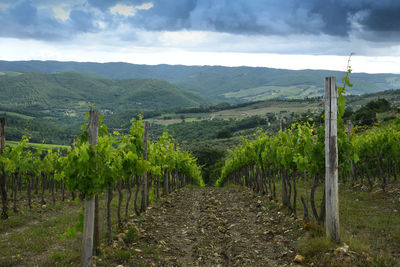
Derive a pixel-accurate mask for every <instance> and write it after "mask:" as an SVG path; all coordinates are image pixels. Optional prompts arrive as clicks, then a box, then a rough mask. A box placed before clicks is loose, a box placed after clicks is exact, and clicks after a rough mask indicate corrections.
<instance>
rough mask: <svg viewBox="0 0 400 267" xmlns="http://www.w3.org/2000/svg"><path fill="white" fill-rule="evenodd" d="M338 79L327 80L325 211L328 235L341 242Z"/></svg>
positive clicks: (329, 78) (327, 78)
mask: <svg viewBox="0 0 400 267" xmlns="http://www.w3.org/2000/svg"><path fill="white" fill-rule="evenodd" d="M338 195H339V188H338V147H337V92H336V77H326V78H325V210H326V235H327V236H328V238H330V239H331V240H332V241H333V242H337V243H339V242H340V233H339V230H340V229H339V197H338Z"/></svg>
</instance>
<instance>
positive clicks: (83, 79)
mask: <svg viewBox="0 0 400 267" xmlns="http://www.w3.org/2000/svg"><path fill="white" fill-rule="evenodd" d="M0 93H1V95H2V98H1V99H0V106H1V107H3V108H6V109H8V110H10V109H29V110H33V111H42V112H47V113H49V115H51V114H54V113H60V112H61V113H67V114H70V115H71V116H73V114H75V113H77V112H82V113H83V111H85V110H87V108H88V103H96V107H97V108H99V109H102V110H107V111H108V112H119V111H125V110H134V109H140V110H149V109H151V110H157V109H165V108H172V107H195V106H199V105H201V104H207V102H206V101H205V100H204V99H202V98H201V97H200V96H199V95H196V94H194V93H191V92H189V91H186V90H184V89H182V88H179V87H178V86H176V85H172V84H170V83H168V82H165V81H161V80H157V79H126V80H117V79H114V80H113V79H109V78H103V77H99V76H95V75H93V74H85V73H78V72H60V73H52V74H43V73H37V72H27V73H20V74H19V75H17V74H15V73H13V74H12V75H8V74H7V73H4V74H3V75H1V76H0ZM0 110H1V109H0Z"/></svg>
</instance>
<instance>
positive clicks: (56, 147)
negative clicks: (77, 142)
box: [6, 141, 70, 150]
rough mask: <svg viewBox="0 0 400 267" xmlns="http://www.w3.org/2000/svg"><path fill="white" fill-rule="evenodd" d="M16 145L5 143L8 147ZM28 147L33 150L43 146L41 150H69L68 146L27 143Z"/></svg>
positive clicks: (15, 143) (10, 142) (14, 142)
mask: <svg viewBox="0 0 400 267" xmlns="http://www.w3.org/2000/svg"><path fill="white" fill-rule="evenodd" d="M17 144H18V142H17V141H6V145H8V146H10V147H15V146H16V145H17ZM28 145H29V146H30V147H33V148H39V147H41V146H43V149H46V150H48V149H59V148H60V149H68V150H69V149H70V147H69V146H64V145H52V144H39V143H28Z"/></svg>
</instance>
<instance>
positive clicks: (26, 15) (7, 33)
mask: <svg viewBox="0 0 400 267" xmlns="http://www.w3.org/2000/svg"><path fill="white" fill-rule="evenodd" d="M47 2H48V1H47ZM6 3H7V2H6ZM39 3H40V4H45V3H46V1H29V0H24V1H17V2H16V3H15V4H9V6H8V7H7V8H0V25H1V27H0V37H14V38H21V39H26V38H31V39H40V40H59V39H66V38H70V37H71V36H73V35H75V34H79V33H82V32H96V31H97V30H98V28H97V26H96V24H95V16H94V14H93V13H92V12H90V11H86V10H85V9H79V8H78V9H72V10H70V14H69V18H68V19H66V20H65V21H63V20H60V19H59V18H57V17H56V16H55V13H54V11H53V10H52V8H50V7H46V6H45V7H43V6H40V7H39V6H38V4H39Z"/></svg>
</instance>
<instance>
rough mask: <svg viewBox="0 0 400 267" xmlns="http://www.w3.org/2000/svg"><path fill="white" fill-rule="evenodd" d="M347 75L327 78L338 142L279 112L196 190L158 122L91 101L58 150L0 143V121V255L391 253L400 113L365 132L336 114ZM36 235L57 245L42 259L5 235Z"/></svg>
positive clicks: (193, 167) (384, 262)
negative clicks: (76, 132)
mask: <svg viewBox="0 0 400 267" xmlns="http://www.w3.org/2000/svg"><path fill="white" fill-rule="evenodd" d="M350 72H351V69H349V71H348V73H347V75H346V76H345V77H344V78H343V83H344V86H343V87H337V89H338V90H337V92H338V97H337V101H338V104H337V108H338V109H337V111H336V110H334V114H335V116H334V117H335V118H334V120H336V114H337V124H336V125H337V147H336V143H334V145H332V144H331V145H330V146H331V147H329V146H328V147H327V146H326V144H327V141H326V140H327V139H328V140H331V136H330V135H329V136H327V135H326V133H327V130H326V129H327V125H328V124H327V120H328V118H327V117H328V115H329V113H328V112H327V111H325V124H322V123H320V122H316V121H314V120H313V119H311V118H305V120H302V121H298V122H295V123H293V124H291V125H289V126H288V127H286V125H285V120H284V119H281V127H280V131H279V132H278V133H269V132H261V131H259V132H257V133H256V134H255V135H254V136H251V137H249V138H243V139H242V142H241V143H240V144H239V145H238V146H236V147H235V148H234V149H232V150H229V151H228V156H227V158H226V160H225V163H224V165H223V167H222V171H221V174H220V177H219V179H218V180H217V181H216V183H215V187H213V188H208V187H205V184H204V182H203V178H202V166H200V165H199V164H198V163H197V159H196V158H195V157H194V156H192V155H191V154H190V153H189V152H188V151H184V150H183V149H182V148H181V147H180V145H178V144H177V142H176V141H175V140H174V139H173V137H172V136H171V135H169V134H168V133H167V132H164V133H163V134H162V136H161V137H160V138H158V139H155V140H151V138H149V133H148V130H149V123H148V122H146V121H143V120H142V118H141V117H139V119H132V120H131V124H130V128H129V132H127V133H126V134H122V133H120V132H118V131H110V130H109V129H108V128H107V126H106V125H105V124H103V123H102V115H101V114H100V112H99V111H95V110H90V111H89V112H88V113H87V121H88V123H87V124H85V125H82V127H81V134H80V136H79V137H78V138H77V139H75V140H74V141H73V142H72V144H71V147H69V148H65V147H64V148H59V149H45V148H44V146H36V147H34V148H32V147H30V145H29V138H28V137H23V138H22V140H21V141H20V142H18V143H17V144H13V146H12V147H11V146H6V141H5V120H4V119H2V120H1V121H0V122H1V126H2V134H1V137H2V138H1V157H0V169H1V180H0V187H1V188H0V189H1V195H2V212H1V218H2V221H1V222H2V226H1V227H0V235H1V240H2V241H3V240H5V241H4V243H3V244H1V245H0V266H9V265H11V266H14V265H17V266H19V265H21V264H26V266H29V265H33V264H36V263H40V264H43V265H45V264H51V265H59V266H64V265H69V266H76V265H79V263H80V264H81V265H82V266H91V265H93V264H94V265H95V266H112V265H113V264H122V265H123V266H125V265H124V264H132V263H134V264H142V265H144V266H193V265H200V266H261V265H269V266H275V265H279V266H280V265H290V264H293V262H295V263H296V264H315V265H326V264H333V265H335V264H337V265H339V266H341V265H343V266H348V265H359V266H364V265H376V266H394V265H396V264H400V262H399V261H398V258H399V255H400V251H399V248H400V243H399V242H400V229H399V225H400V216H399V214H398V212H399V210H400V192H399V190H398V184H399V182H400V181H399V180H400V177H399V176H400V157H399V151H400V118H399V117H397V118H396V119H394V120H391V121H388V122H386V123H385V124H382V125H380V126H379V127H378V126H375V127H371V128H368V129H360V127H358V128H357V127H355V128H354V129H352V127H351V125H350V124H349V123H345V121H344V119H343V115H344V112H345V105H346V103H345V99H344V94H345V91H346V88H349V87H351V86H352V85H351V84H350V81H349V76H348V74H349V73H350ZM334 88H335V90H336V85H335V87H334ZM335 99H336V96H335ZM329 116H330V115H329ZM335 138H336V136H335ZM335 140H336V139H335ZM332 147H333V149H332ZM330 149H332V150H333V151H334V150H335V149H337V154H336V156H337V164H336V165H337V169H336V172H337V174H338V177H337V179H338V180H336V181H333V182H326V176H327V175H326V170H327V168H328V167H327V162H326V157H327V156H326V155H327V153H326V151H327V150H330ZM329 157H330V156H329ZM328 161H329V160H328ZM332 166H333V167H334V166H335V164H331V165H330V167H329V168H332ZM338 182H339V184H340V190H341V193H340V194H339V197H340V199H336V200H335V201H336V202H337V203H338V202H340V205H341V206H340V216H343V221H342V219H341V221H340V226H339V225H337V226H335V227H336V228H337V229H336V235H334V236H330V233H329V231H327V235H328V237H329V236H330V237H331V240H329V239H326V237H325V234H324V230H323V229H324V228H325V226H326V227H327V226H328V225H329V220H330V219H329V218H328V219H327V217H328V216H329V212H331V211H332V209H333V208H331V207H330V206H327V205H328V204H326V203H328V199H332V198H334V197H335V193H331V191H330V190H331V189H330V188H329V186H328V184H329V185H330V184H331V183H332V184H333V185H334V183H336V187H337V184H338ZM219 187H224V188H219ZM336 189H337V188H336ZM342 191H343V192H342ZM327 192H328V193H327ZM337 194H338V193H337V191H336V196H337ZM359 198H360V199H362V200H363V203H359V204H354V201H355V199H357V202H358V201H359ZM329 205H330V204H329ZM363 205H364V206H363ZM379 205H381V206H379ZM372 206H374V207H372ZM375 206H376V207H375ZM375 208H376V209H375ZM357 210H362V212H360V214H358V215H357V216H355V213H357ZM368 212H373V213H374V215H368ZM336 213H337V215H339V211H337V212H336ZM367 215H368V216H371V217H367ZM30 216H32V218H30ZM43 217H47V219H43ZM355 217H360V218H362V219H361V220H364V223H365V225H362V227H361V226H360V225H359V222H356V221H354V220H355V219H354V218H355ZM341 218H342V217H341ZM29 220H32V221H33V222H29ZM42 220H44V221H42ZM46 220H47V221H46ZM336 220H337V221H336V223H339V219H338V218H337V219H336ZM368 220H371V223H372V221H374V223H375V224H376V225H375V226H370V225H368V224H367V223H369V222H365V221H368ZM39 222H40V223H43V225H48V226H47V228H46V229H45V230H43V229H42V228H39V227H36V226H35V224H38V223H39ZM344 223H345V224H346V227H348V228H346V227H343V225H344ZM57 224H59V225H57ZM379 224H380V225H379ZM378 225H379V226H378ZM24 227H26V229H24ZM357 227H359V228H358V229H356V228H357ZM368 227H370V228H368ZM14 228H15V229H14ZM31 228H32V229H35V231H33V230H32V233H29V231H30V229H31ZM53 228H54V229H57V231H55V230H54V232H53V230H51V229H53ZM339 228H340V229H339ZM372 228H374V229H373V230H371V229H372ZM40 229H41V231H44V232H40V231H39V230H40ZM354 229H356V230H354ZM339 230H340V231H339ZM363 230H365V231H364V232H363ZM36 231H38V232H36ZM47 231H48V232H47ZM366 231H370V233H369V235H368V238H371V239H372V234H371V233H373V234H377V233H379V236H380V237H379V238H378V237H376V238H377V239H376V240H378V241H379V242H381V241H382V240H383V239H386V242H387V243H388V244H389V245H388V247H389V248H387V247H382V245H381V244H379V242H378V241H376V242H375V243H374V244H373V245H372V248H378V249H381V251H380V253H383V254H385V255H384V256H382V255H377V254H374V252H371V249H366V248H365V247H363V245H364V243H361V241H359V243H357V242H358V238H361V237H360V236H361V235H360V233H362V234H365V232H366ZM8 232H10V233H12V234H11V237H10V235H9V234H8ZM339 232H340V233H341V234H340V235H339ZM22 233H25V235H24V237H23V238H25V239H24V240H23V241H21V240H19V239H18V238H21V236H22ZM45 235H49V236H50V235H52V239H51V241H52V242H54V243H57V242H58V241H57V240H63V241H62V242H67V243H66V244H68V245H66V247H64V248H63V250H62V252H60V251H58V250H57V246H56V247H55V250H53V251H52V254H51V255H47V256H45V255H46V251H47V250H51V248H49V247H46V246H45V244H36V247H35V248H31V250H32V251H36V252H37V253H38V254H40V255H41V256H40V257H33V256H32V254H27V255H24V256H21V255H20V252H21V248H20V247H18V246H12V245H10V244H12V242H14V243H17V241H16V240H19V241H18V242H21V243H24V242H25V241H26V242H28V241H27V240H29V242H30V240H31V239H38V240H40V239H41V238H43V240H45V237H44V236H45ZM26 236H29V238H27V237H26ZM370 236H371V237H370ZM39 237H40V238H39ZM65 240H70V241H65ZM316 240H317V241H318V242H319V243H315V244H314V243H313V242H317V241H316ZM29 242H28V243H29ZM39 242H40V241H39ZM68 242H69V243H68ZM365 242H370V243H371V242H372V241H371V240H369V239H368V240H367V241H365ZM42 243H43V242H42ZM346 243H348V244H350V249H349V247H348V245H347V244H346ZM19 244H20V243H19ZM313 244H314V246H315V247H318V248H317V249H314V250H312V249H310V248H309V247H312V246H313ZM360 244H362V245H360ZM8 245H10V247H7V246H8ZM20 246H21V247H23V246H22V245H20ZM318 249H319V250H318ZM316 250H318V252H315V251H316ZM39 252H40V253H39ZM318 253H319V254H318ZM34 254H35V253H33V255H34ZM301 254H303V255H305V257H306V258H305V257H304V256H302V255H301ZM321 255H325V256H322V259H321ZM327 255H328V256H327ZM30 256H32V258H29V257H30ZM23 266H25V265H23Z"/></svg>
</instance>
